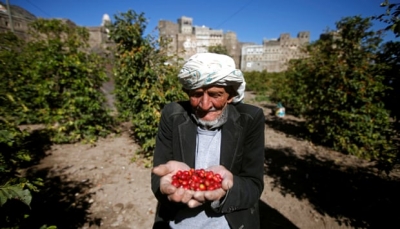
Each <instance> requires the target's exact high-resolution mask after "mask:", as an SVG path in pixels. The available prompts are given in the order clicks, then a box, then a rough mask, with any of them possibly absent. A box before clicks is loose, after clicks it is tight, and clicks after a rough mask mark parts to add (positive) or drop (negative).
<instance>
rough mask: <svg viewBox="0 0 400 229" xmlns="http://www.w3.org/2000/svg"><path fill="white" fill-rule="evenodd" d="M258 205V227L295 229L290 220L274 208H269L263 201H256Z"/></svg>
mask: <svg viewBox="0 0 400 229" xmlns="http://www.w3.org/2000/svg"><path fill="white" fill-rule="evenodd" d="M258 205H259V207H260V226H261V227H260V228H268V229H283V228H284V229H297V228H298V227H296V226H295V225H294V224H293V223H292V222H290V221H289V220H288V219H287V218H285V217H284V216H283V215H282V214H281V213H279V212H278V211H277V210H275V209H274V208H271V207H270V206H269V205H268V204H266V203H265V202H264V201H262V200H260V201H259V202H258Z"/></svg>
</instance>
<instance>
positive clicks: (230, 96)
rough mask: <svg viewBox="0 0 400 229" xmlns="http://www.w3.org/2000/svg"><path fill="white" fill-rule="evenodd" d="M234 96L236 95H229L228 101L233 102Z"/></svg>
mask: <svg viewBox="0 0 400 229" xmlns="http://www.w3.org/2000/svg"><path fill="white" fill-rule="evenodd" d="M234 97H235V96H232V95H229V98H228V101H227V103H232V101H233V98H234Z"/></svg>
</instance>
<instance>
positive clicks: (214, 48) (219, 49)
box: [208, 45, 229, 56]
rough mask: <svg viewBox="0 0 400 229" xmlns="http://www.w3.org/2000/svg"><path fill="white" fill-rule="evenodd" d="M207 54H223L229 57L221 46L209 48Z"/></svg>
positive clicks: (226, 50) (225, 49)
mask: <svg viewBox="0 0 400 229" xmlns="http://www.w3.org/2000/svg"><path fill="white" fill-rule="evenodd" d="M208 52H212V53H218V54H224V55H228V56H229V53H228V49H227V48H226V47H225V46H223V45H215V46H209V47H208Z"/></svg>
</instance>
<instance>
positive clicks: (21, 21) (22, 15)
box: [0, 2, 36, 38]
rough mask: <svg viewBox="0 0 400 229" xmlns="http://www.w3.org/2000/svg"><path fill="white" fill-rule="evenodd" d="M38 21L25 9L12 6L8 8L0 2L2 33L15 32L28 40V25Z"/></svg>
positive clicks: (0, 26) (0, 30)
mask: <svg viewBox="0 0 400 229" xmlns="http://www.w3.org/2000/svg"><path fill="white" fill-rule="evenodd" d="M34 20H36V17H35V16H34V15H33V14H31V13H29V12H28V11H26V10H25V9H23V8H21V7H19V6H15V5H10V6H9V7H7V6H6V5H5V4H3V3H2V2H0V32H6V31H14V33H15V34H16V35H17V36H19V37H21V38H26V37H27V34H28V24H29V23H30V22H32V21H34Z"/></svg>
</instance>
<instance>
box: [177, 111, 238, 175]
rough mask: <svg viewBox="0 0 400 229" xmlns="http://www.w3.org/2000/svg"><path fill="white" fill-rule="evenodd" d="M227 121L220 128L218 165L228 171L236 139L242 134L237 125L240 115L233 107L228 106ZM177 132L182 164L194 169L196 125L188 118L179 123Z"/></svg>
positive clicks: (233, 156) (234, 150) (236, 142)
mask: <svg viewBox="0 0 400 229" xmlns="http://www.w3.org/2000/svg"><path fill="white" fill-rule="evenodd" d="M227 109H228V120H227V121H226V123H225V124H224V125H223V126H222V128H221V131H222V132H221V136H222V139H221V156H220V164H221V165H223V166H225V167H226V168H227V169H230V168H231V166H232V165H233V160H234V158H235V154H236V153H237V152H236V149H237V148H238V147H237V144H238V139H239V137H240V135H241V134H242V127H241V126H240V124H239V123H238V120H239V117H240V114H239V112H238V111H237V110H236V108H235V106H234V105H232V104H228V107H227ZM178 130H179V144H180V149H181V156H182V160H183V162H184V163H186V164H187V165H188V166H190V167H191V168H194V162H195V154H196V135H197V125H196V123H195V122H194V120H192V119H191V118H190V117H187V118H186V121H185V122H183V123H181V124H180V125H179V127H178Z"/></svg>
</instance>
